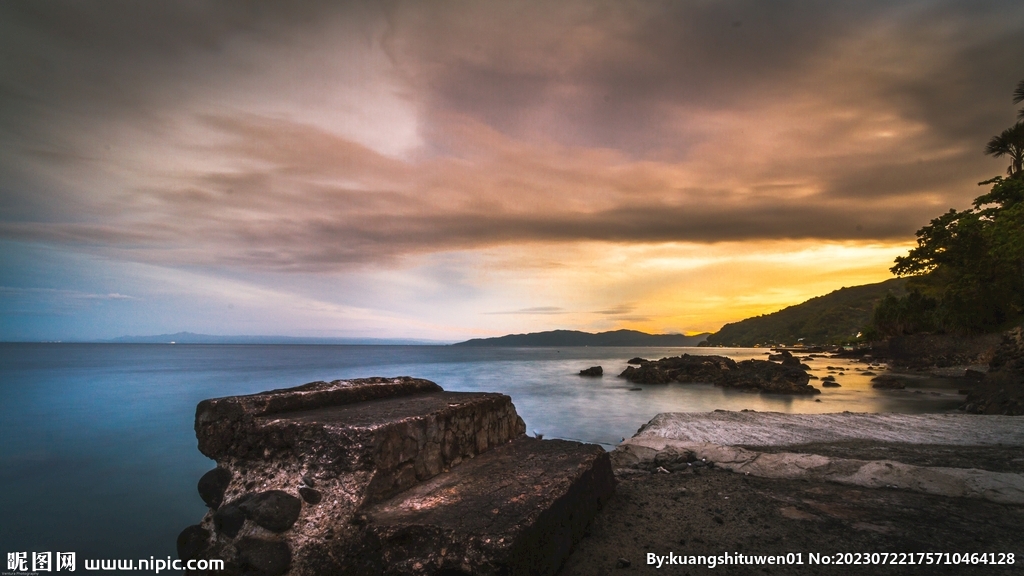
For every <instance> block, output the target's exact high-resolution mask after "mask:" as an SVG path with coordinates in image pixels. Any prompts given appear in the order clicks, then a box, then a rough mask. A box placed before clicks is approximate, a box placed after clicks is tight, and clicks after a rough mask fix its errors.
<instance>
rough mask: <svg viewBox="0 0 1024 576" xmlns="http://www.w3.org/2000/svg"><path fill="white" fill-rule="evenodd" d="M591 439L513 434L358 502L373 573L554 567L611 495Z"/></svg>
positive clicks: (606, 469) (606, 463)
mask: <svg viewBox="0 0 1024 576" xmlns="http://www.w3.org/2000/svg"><path fill="white" fill-rule="evenodd" d="M613 491H614V483H613V475H612V470H611V463H610V460H609V459H608V454H607V453H606V452H605V451H604V450H602V449H601V448H600V447H599V446H596V445H586V444H579V443H577V442H568V441H564V440H536V439H533V438H526V437H523V438H519V439H517V440H514V441H513V442H511V443H509V444H507V445H505V446H502V447H501V448H497V449H495V450H492V451H490V452H488V453H486V454H483V455H481V456H478V457H477V458H475V459H474V460H471V461H469V462H466V463H464V464H463V465H462V466H459V467H457V468H455V469H453V470H451V471H450V472H447V473H444V474H441V475H439V476H436V477H434V478H432V479H431V480H429V481H427V482H424V483H422V484H420V485H418V486H416V487H414V488H412V489H410V490H407V491H406V492H403V493H401V494H399V495H397V496H395V497H394V498H391V499H390V500H388V501H386V502H381V503H380V504H377V505H375V506H373V507H371V508H369V509H367V510H366V516H367V520H368V529H367V532H366V540H365V541H364V543H363V546H364V548H363V552H362V555H363V556H362V557H363V561H364V562H366V563H367V565H368V567H369V568H370V570H369V571H368V573H371V574H380V573H385V574H394V575H399V574H401V575H410V576H412V575H421V574H437V573H444V574H466V575H470V574H472V575H479V576H487V575H508V576H518V575H522V576H531V575H534V574H554V573H555V572H556V571H557V570H558V568H559V567H560V566H561V564H562V562H563V561H564V560H565V558H566V557H568V555H569V552H570V551H571V550H572V547H573V544H574V543H575V542H577V541H579V539H580V538H582V537H583V532H584V530H585V529H586V527H587V524H588V523H589V522H590V520H591V518H592V517H593V514H594V512H593V511H594V510H597V509H598V508H599V507H600V506H601V504H602V503H603V502H604V501H605V500H606V499H607V498H608V497H610V496H611V495H612V492H613Z"/></svg>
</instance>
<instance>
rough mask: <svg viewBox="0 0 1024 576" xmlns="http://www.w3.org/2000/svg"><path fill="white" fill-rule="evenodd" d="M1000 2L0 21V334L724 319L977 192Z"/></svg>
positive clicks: (996, 84)
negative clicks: (0, 150) (1, 151)
mask: <svg viewBox="0 0 1024 576" xmlns="http://www.w3.org/2000/svg"><path fill="white" fill-rule="evenodd" d="M1021 54H1024V5H1021V4H1020V3H1016V2H1009V1H1005V2H1003V1H992V2H972V3H950V2H940V1H915V2H900V3H893V2H875V3H868V2H862V1H857V2H853V1H851V2H778V3H775V2H773V3H763V2H755V1H753V0H750V1H722V2H630V1H621V2H593V1H582V0H581V1H567V2H558V3H551V2H396V3H388V4H387V5H386V6H383V5H381V3H377V2H350V3H342V4H338V3H332V2H300V3H276V4H275V3H266V4H264V3H252V2H216V3H213V2H184V3H157V4H151V3H135V2H108V1H104V0H100V1H96V2H89V3H81V2H47V3H28V2H24V3H20V2H18V3H16V2H8V3H4V4H2V5H0V70H2V72H0V147H2V149H3V154H2V155H0V206H2V211H0V246H2V248H0V340H8V341H10V340H73V339H97V338H113V337H117V336H121V335H125V334H161V333H173V332H179V331H191V332H197V333H206V334H249V335H271V334H272V335H291V336H320V337H371V338H424V339H437V340H444V341H455V340H462V339H466V338H472V337H482V336H497V335H502V334H506V333H522V332H533V331H542V330H553V329H577V330H586V331H604V330H614V329H619V328H630V329H637V330H643V331H647V332H657V333H665V332H684V333H697V332H705V331H715V330H717V329H718V328H720V327H721V326H722V325H723V324H724V323H727V322H732V321H736V320H740V319H742V318H746V317H750V316H755V315H758V314H765V313H770V312H773V311H776V310H779V309H781V308H784V307H786V306H790V305H793V304H797V303H799V302H802V301H804V300H807V299H809V298H812V297H814V296H819V295H822V294H825V293H828V292H831V291H833V290H836V289H839V288H841V287H844V286H854V285H859V284H866V283H872V282H880V281H883V280H886V279H888V278H891V277H892V276H891V274H890V273H889V270H888V269H889V267H890V266H892V262H893V259H894V258H895V257H896V256H899V255H903V254H905V253H906V252H907V250H908V249H909V248H910V247H911V246H913V244H914V232H915V231H916V230H917V229H918V228H920V227H921V226H922V225H924V224H926V223H927V222H928V221H929V220H930V219H931V218H934V217H936V216H938V215H939V214H941V213H943V212H945V211H946V210H948V209H949V208H957V209H963V208H966V207H968V206H969V205H970V201H971V199H973V198H974V197H975V196H977V195H978V194H979V193H981V191H980V189H979V188H978V186H977V183H978V182H979V181H982V180H985V179H988V178H991V177H993V176H996V175H999V174H1002V173H1003V172H1004V170H1005V168H1006V166H1005V162H1003V161H1002V160H999V159H993V158H991V157H988V156H985V155H984V154H982V149H983V148H984V144H985V142H986V141H987V140H988V139H989V138H990V137H991V136H992V135H994V134H997V133H999V132H1000V131H1001V130H1002V129H1003V128H1005V127H1006V126H1007V125H1009V124H1010V123H1011V122H1012V121H1013V119H1014V118H1015V114H1016V109H1015V107H1014V106H1013V105H1012V103H1011V101H1010V96H1011V92H1012V90H1013V87H1014V86H1015V85H1016V83H1017V82H1018V81H1020V80H1021V79H1024V60H1022V59H1021V58H1020V55H1021Z"/></svg>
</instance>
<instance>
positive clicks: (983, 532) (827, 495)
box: [560, 412, 1024, 576]
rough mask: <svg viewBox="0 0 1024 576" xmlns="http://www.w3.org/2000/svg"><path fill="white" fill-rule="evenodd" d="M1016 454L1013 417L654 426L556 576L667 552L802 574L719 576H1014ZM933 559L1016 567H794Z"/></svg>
mask: <svg viewBox="0 0 1024 576" xmlns="http://www.w3.org/2000/svg"><path fill="white" fill-rule="evenodd" d="M780 427H781V428H780ZM771 430H776V431H778V430H783V431H785V432H787V433H784V434H771V433H768V431H771ZM807 440H814V441H812V442H808V441H807ZM895 440H906V441H903V442H900V441H895ZM736 443H745V444H744V445H740V444H736ZM1022 448H1024V417H1009V416H976V415H957V414H950V415H924V416H908V415H897V414H885V415H882V414H826V415H788V414H777V413H752V412H743V413H737V412H715V413H710V414H661V415H659V416H658V417H656V418H655V419H654V420H652V421H651V422H650V423H648V424H647V425H645V426H644V428H642V429H641V430H640V431H639V432H638V433H637V435H636V436H634V437H633V438H631V439H629V440H627V441H626V442H624V443H623V444H622V445H620V447H619V448H616V450H615V451H614V452H613V453H612V461H613V463H614V464H615V473H616V478H617V479H618V486H617V493H616V496H615V498H613V499H612V500H610V501H609V502H608V504H607V505H606V506H605V508H604V509H603V510H602V511H601V513H600V514H598V516H597V517H596V518H595V520H594V524H593V527H592V528H591V530H590V532H589V534H588V536H587V537H585V538H584V539H583V540H582V541H581V543H580V545H579V547H578V548H577V549H576V551H575V552H574V553H573V555H572V556H570V558H569V560H568V562H567V563H566V565H565V566H564V567H563V569H562V571H561V572H560V575H561V576H583V575H606V574H607V575H610V574H628V573H633V572H647V571H650V570H651V569H653V568H654V566H651V565H648V559H649V557H650V556H649V555H651V554H654V555H655V556H668V555H669V554H670V553H671V554H675V555H677V556H679V555H682V556H688V557H689V556H701V555H703V556H708V555H714V556H720V555H722V554H725V553H728V554H732V555H733V557H735V555H737V554H743V555H747V556H764V555H771V556H776V555H781V556H785V555H787V554H801V555H802V558H803V559H804V561H805V565H802V566H778V565H752V564H741V565H729V566H720V567H719V568H717V570H727V573H728V574H740V575H747V574H757V575H762V574H791V573H805V572H806V573H811V574H839V575H846V574H850V575H863V574H975V573H976V574H1016V573H1018V572H1019V563H1020V562H1021V561H1022V556H1021V555H1022V554H1024V536H1022V535H1021V533H1020V530H1019V526H1020V523H1021V522H1022V521H1024V457H1021V449H1022ZM938 551H943V552H951V553H952V552H957V553H965V552H966V553H975V554H979V553H986V554H987V553H993V554H1006V553H1012V554H1015V562H1014V563H1012V564H1007V563H1003V564H989V563H986V564H984V565H980V564H979V565H962V564H958V565H932V566H927V567H921V566H907V565H827V566H825V565H815V566H810V565H807V564H806V559H807V558H808V557H809V555H810V554H811V553H814V554H823V555H829V556H831V555H834V554H837V553H844V552H867V553H886V552H888V553H924V552H938ZM1003 558H1004V560H1005V556H1004V557H1003ZM664 569H665V568H664V567H663V568H662V570H664ZM668 570H669V573H670V574H686V573H689V574H698V573H702V572H703V571H705V570H708V567H707V566H672V567H668ZM922 570H924V571H922Z"/></svg>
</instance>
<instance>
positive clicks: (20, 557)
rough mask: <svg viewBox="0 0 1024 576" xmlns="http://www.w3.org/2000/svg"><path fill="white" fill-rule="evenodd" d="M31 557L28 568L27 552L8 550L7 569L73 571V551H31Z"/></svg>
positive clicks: (16, 570)
mask: <svg viewBox="0 0 1024 576" xmlns="http://www.w3.org/2000/svg"><path fill="white" fill-rule="evenodd" d="M31 559H32V563H31V570H29V554H28V552H8V553H7V569H8V570H10V571H12V572H61V571H64V572H74V571H75V553H74V552H33V553H32V558H31ZM54 560H56V563H55V562H54Z"/></svg>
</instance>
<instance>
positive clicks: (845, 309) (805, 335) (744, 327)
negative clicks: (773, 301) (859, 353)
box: [707, 278, 907, 346]
mask: <svg viewBox="0 0 1024 576" xmlns="http://www.w3.org/2000/svg"><path fill="white" fill-rule="evenodd" d="M906 283H907V281H906V280H905V279H902V278H893V279H891V280H886V281H885V282H879V283H877V284H865V285H863V286H851V287H848V288H840V289H839V290H836V291H834V292H830V293H828V294H826V295H824V296H818V297H815V298H811V299H810V300H808V301H806V302H804V303H802V304H797V305H795V306H790V307H788V308H784V309H782V310H779V311H778V312H773V313H771V314H764V315H762V316H755V317H753V318H747V319H746V320H741V321H739V322H733V323H731V324H726V325H725V326H722V329H721V330H719V331H718V332H716V333H714V334H712V335H711V336H708V340H707V341H708V345H710V346H719V345H721V346H755V345H762V346H763V345H768V344H790V345H791V344H796V343H797V342H803V343H804V344H842V343H846V342H850V341H853V340H856V339H857V335H858V333H859V332H861V331H862V330H863V329H864V328H865V327H866V326H868V325H869V324H870V323H871V318H872V314H873V312H874V310H875V307H876V306H877V305H878V303H879V302H881V301H882V300H883V299H884V298H886V297H887V296H892V297H902V296H903V295H904V294H905V293H906V291H905V285H906Z"/></svg>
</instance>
